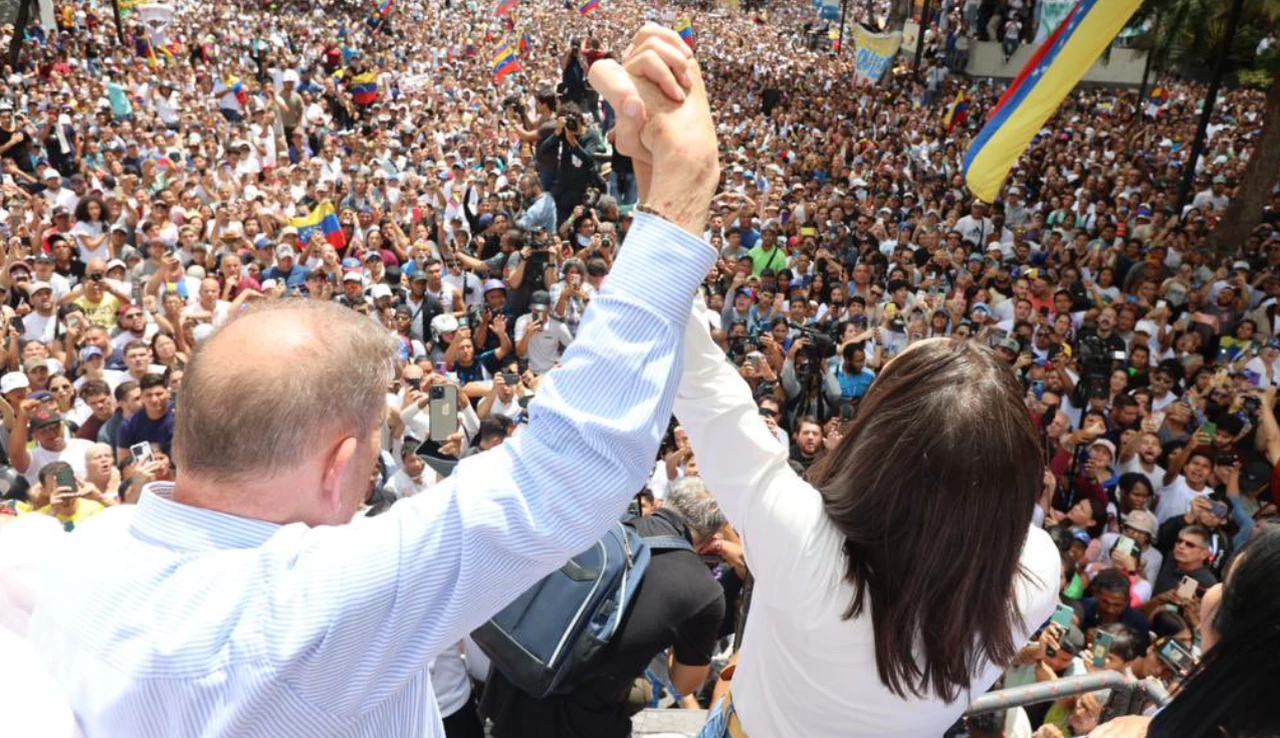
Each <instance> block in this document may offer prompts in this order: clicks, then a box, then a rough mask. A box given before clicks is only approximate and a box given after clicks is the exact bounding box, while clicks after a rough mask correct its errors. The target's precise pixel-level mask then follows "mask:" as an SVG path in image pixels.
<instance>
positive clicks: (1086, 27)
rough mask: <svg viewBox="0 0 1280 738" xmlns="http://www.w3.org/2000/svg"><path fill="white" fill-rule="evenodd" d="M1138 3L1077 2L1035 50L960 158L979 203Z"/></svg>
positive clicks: (990, 197)
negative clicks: (966, 151)
mask: <svg viewBox="0 0 1280 738" xmlns="http://www.w3.org/2000/svg"><path fill="white" fill-rule="evenodd" d="M1141 4H1142V0H1079V1H1078V2H1077V3H1076V4H1075V6H1074V7H1073V8H1071V12H1070V13H1068V14H1067V17H1066V18H1064V19H1063V20H1062V23H1061V25H1059V26H1058V29H1057V30H1056V31H1054V32H1053V35H1051V36H1050V37H1049V38H1047V39H1045V42H1044V43H1043V44H1041V45H1040V48H1038V49H1036V52H1035V54H1033V55H1032V56H1031V59H1029V60H1028V61H1027V66H1026V67H1025V68H1023V70H1022V71H1021V72H1019V73H1018V76H1017V77H1016V78H1014V80H1013V83H1012V84H1010V85H1009V89H1008V90H1006V91H1005V93H1004V96H1003V97H1001V98H1000V102H999V103H997V104H996V107H995V108H994V109H993V110H992V111H991V117H990V118H989V119H988V120H987V124H986V125H985V126H983V128H982V131H981V132H979V133H978V136H977V138H975V139H974V140H973V143H972V144H971V145H970V146H969V152H968V153H967V154H966V155H965V160H964V174H965V180H966V182H967V183H968V185H969V189H970V190H972V191H973V194H975V195H977V196H978V198H980V199H982V200H985V201H987V202H992V201H994V200H995V199H996V196H997V195H998V194H999V193H1000V186H1001V185H1002V184H1003V183H1004V180H1005V178H1006V177H1008V176H1009V170H1010V169H1012V168H1013V165H1014V163H1015V162H1016V161H1017V160H1018V157H1019V156H1021V155H1022V152H1024V151H1026V148H1027V145H1028V144H1029V143H1031V139H1032V138H1033V137H1034V136H1035V135H1036V133H1037V132H1039V130H1040V129H1041V127H1043V126H1044V123H1045V121H1047V120H1049V117H1050V116H1052V115H1053V113H1054V111H1056V110H1057V109H1058V106H1059V105H1061V104H1062V100H1063V98H1065V97H1066V96H1067V94H1068V93H1069V92H1071V90H1072V88H1074V87H1075V86H1076V83H1077V82H1079V81H1080V78H1081V77H1083V76H1084V74H1085V72H1087V71H1088V70H1089V67H1091V66H1092V65H1093V63H1094V61H1095V60H1097V58H1098V56H1099V55H1100V54H1102V52H1103V51H1105V50H1106V48H1107V46H1108V45H1109V44H1110V43H1111V41H1112V39H1114V38H1115V37H1116V34H1117V33H1119V32H1120V30H1121V29H1123V28H1124V26H1125V24H1126V23H1128V22H1129V18H1130V17H1131V16H1132V15H1133V13H1134V11H1136V10H1137V9H1138V6H1139V5H1141Z"/></svg>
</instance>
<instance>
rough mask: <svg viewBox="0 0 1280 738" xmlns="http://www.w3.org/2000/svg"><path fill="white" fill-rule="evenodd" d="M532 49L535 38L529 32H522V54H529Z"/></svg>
mask: <svg viewBox="0 0 1280 738" xmlns="http://www.w3.org/2000/svg"><path fill="white" fill-rule="evenodd" d="M532 50H533V39H532V38H530V37H529V34H527V33H522V34H520V56H528V55H529V52H530V51H532Z"/></svg>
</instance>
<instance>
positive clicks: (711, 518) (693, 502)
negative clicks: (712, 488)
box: [662, 477, 726, 540]
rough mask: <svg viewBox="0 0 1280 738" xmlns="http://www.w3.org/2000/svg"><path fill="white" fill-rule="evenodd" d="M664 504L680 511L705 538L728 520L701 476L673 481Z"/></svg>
mask: <svg viewBox="0 0 1280 738" xmlns="http://www.w3.org/2000/svg"><path fill="white" fill-rule="evenodd" d="M662 504H663V507H669V508H672V509H674V510H675V511H676V512H678V513H680V517H682V518H684V522H685V523H686V524H688V526H689V528H690V529H691V530H693V531H695V532H696V533H697V534H698V535H699V536H700V537H701V538H703V539H704V540H705V539H707V538H710V537H711V536H714V535H715V534H716V533H719V532H720V529H721V528H723V527H724V525H725V522H726V521H725V518H724V513H722V512H720V506H719V505H718V504H716V498H714V497H712V496H711V493H710V492H709V491H707V485H706V484H704V483H703V481H702V478H701V477H685V478H683V479H678V480H676V481H674V482H672V483H671V484H670V485H669V486H668V487H667V497H666V499H665V500H664V501H663V503H662Z"/></svg>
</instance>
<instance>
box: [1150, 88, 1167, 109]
mask: <svg viewBox="0 0 1280 738" xmlns="http://www.w3.org/2000/svg"><path fill="white" fill-rule="evenodd" d="M1148 97H1149V99H1150V100H1151V104H1152V105H1155V106H1156V107H1160V106H1162V105H1164V104H1165V103H1167V102H1169V91H1168V90H1166V89H1165V88H1164V86H1163V85H1156V86H1155V87H1153V88H1151V94H1150V95H1149V96H1148Z"/></svg>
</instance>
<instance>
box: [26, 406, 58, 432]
mask: <svg viewBox="0 0 1280 738" xmlns="http://www.w3.org/2000/svg"><path fill="white" fill-rule="evenodd" d="M61 422H62V416H61V415H59V414H57V413H54V412H49V411H48V410H41V411H39V412H37V413H36V414H35V415H32V416H31V422H30V423H28V424H27V428H28V429H30V430H31V431H32V432H35V431H38V430H40V429H41V428H47V427H49V426H51V425H58V424H59V423H61Z"/></svg>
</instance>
